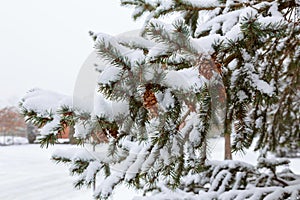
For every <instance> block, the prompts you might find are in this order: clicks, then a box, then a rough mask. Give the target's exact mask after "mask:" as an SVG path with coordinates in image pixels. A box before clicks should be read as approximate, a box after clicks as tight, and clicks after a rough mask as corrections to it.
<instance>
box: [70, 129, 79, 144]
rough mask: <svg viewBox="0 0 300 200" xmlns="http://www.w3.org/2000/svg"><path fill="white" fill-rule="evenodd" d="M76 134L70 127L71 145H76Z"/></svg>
mask: <svg viewBox="0 0 300 200" xmlns="http://www.w3.org/2000/svg"><path fill="white" fill-rule="evenodd" d="M74 133H75V129H74V127H73V126H70V128H69V140H70V144H76V143H77V141H76V138H74Z"/></svg>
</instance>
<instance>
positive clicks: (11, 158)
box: [0, 138, 300, 200]
mask: <svg viewBox="0 0 300 200" xmlns="http://www.w3.org/2000/svg"><path fill="white" fill-rule="evenodd" d="M223 145H224V142H223V140H222V139H221V138H219V139H212V140H211V142H210V150H211V157H212V158H213V159H222V157H223V154H224V152H223V151H222V149H223ZM58 148H59V149H64V148H70V145H56V146H54V147H49V148H48V149H40V147H39V145H36V144H35V145H17V146H0V178H1V179H0V200H67V199H72V200H82V199H84V200H88V199H92V197H91V191H90V190H89V189H82V190H75V189H73V186H72V182H73V180H74V177H71V176H69V175H68V174H69V172H68V168H67V166H64V165H62V164H58V165H57V164H55V163H54V162H52V161H51V160H50V156H51V153H52V152H53V151H54V150H55V149H58ZM234 157H235V159H239V160H245V161H247V162H249V163H252V164H254V163H255V161H256V158H257V153H254V152H252V151H248V152H247V154H246V155H235V156H234ZM290 166H291V168H292V170H293V171H294V172H296V173H298V174H300V159H293V160H292V162H291V165H290ZM134 194H135V193H134V192H133V191H130V190H128V189H126V188H125V187H121V188H119V189H118V190H117V191H116V193H115V195H114V198H113V199H114V200H127V199H131V198H132V197H133V196H134Z"/></svg>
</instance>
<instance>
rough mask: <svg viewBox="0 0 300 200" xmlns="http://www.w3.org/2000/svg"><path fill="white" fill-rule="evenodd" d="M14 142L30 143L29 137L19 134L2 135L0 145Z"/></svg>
mask: <svg viewBox="0 0 300 200" xmlns="http://www.w3.org/2000/svg"><path fill="white" fill-rule="evenodd" d="M12 144H28V139H27V138H24V137H17V136H0V146H1V145H12Z"/></svg>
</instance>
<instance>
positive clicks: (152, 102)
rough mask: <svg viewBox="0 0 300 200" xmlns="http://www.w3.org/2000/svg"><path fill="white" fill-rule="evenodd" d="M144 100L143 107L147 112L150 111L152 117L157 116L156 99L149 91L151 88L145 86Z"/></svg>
mask: <svg viewBox="0 0 300 200" xmlns="http://www.w3.org/2000/svg"><path fill="white" fill-rule="evenodd" d="M143 99H144V103H143V104H144V107H145V108H146V109H148V110H150V113H151V114H152V115H153V116H157V115H158V113H157V99H156V97H155V94H154V93H153V92H152V91H151V87H149V86H146V91H145V93H144V96H143Z"/></svg>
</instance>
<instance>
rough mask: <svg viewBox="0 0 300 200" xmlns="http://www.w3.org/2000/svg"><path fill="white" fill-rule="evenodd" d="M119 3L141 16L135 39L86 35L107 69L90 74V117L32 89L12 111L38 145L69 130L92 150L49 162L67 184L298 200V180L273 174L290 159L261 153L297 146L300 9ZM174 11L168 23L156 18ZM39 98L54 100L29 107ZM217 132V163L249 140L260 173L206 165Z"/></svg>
mask: <svg viewBox="0 0 300 200" xmlns="http://www.w3.org/2000/svg"><path fill="white" fill-rule="evenodd" d="M122 5H125V6H132V7H134V9H135V11H134V14H133V17H134V19H137V18H139V17H140V16H142V15H144V14H146V13H149V14H148V16H147V18H146V21H145V25H144V27H143V28H142V31H141V36H140V37H133V38H125V37H113V36H109V35H105V34H95V33H92V32H91V36H92V38H93V39H94V40H95V51H96V52H97V54H98V55H99V57H101V58H102V59H104V60H105V61H106V63H105V66H97V71H98V72H100V75H99V81H98V92H97V98H98V102H99V105H95V108H94V110H93V112H86V111H84V110H81V109H77V108H73V107H72V105H71V104H70V103H68V102H69V100H68V98H67V97H65V96H63V95H58V94H54V93H51V94H50V93H49V92H48V91H43V90H39V89H36V90H33V91H31V92H30V93H28V94H27V95H26V96H25V97H24V98H23V100H22V101H21V103H20V106H21V108H22V110H23V114H24V115H25V116H26V118H27V120H28V121H31V122H32V123H34V124H36V125H38V126H40V127H43V129H42V130H43V131H42V132H43V135H44V139H43V140H42V141H41V142H42V145H48V144H53V143H55V141H56V139H57V136H58V135H59V134H60V133H61V131H63V129H64V127H65V126H67V125H75V135H74V136H75V137H77V138H78V139H79V143H80V144H84V145H86V146H88V144H87V142H89V143H90V144H92V145H93V152H91V153H89V154H87V153H86V152H85V151H80V150H78V152H73V150H72V151H66V152H60V151H58V152H56V153H54V155H53V159H54V160H56V161H57V162H67V163H70V165H71V166H70V169H71V172H72V173H73V174H77V175H79V179H78V180H77V181H76V183H75V186H77V187H81V186H83V185H88V186H93V187H95V191H94V197H95V198H99V199H103V198H107V197H109V196H110V195H111V194H112V191H113V189H114V188H115V187H116V186H117V185H118V184H121V183H127V184H128V185H130V186H133V187H134V188H136V189H140V190H142V191H143V192H144V193H145V194H146V193H148V192H150V193H151V194H152V197H147V198H145V199H158V198H161V199H165V198H166V196H167V197H168V199H178V195H181V196H182V197H183V198H186V199H196V198H199V196H201V195H202V196H205V197H206V198H207V199H228V198H231V199H245V198H250V197H251V198H256V199H261V198H267V197H268V198H271V199H280V198H286V199H287V198H291V199H293V198H294V199H296V198H297V197H299V195H300V185H299V184H295V183H296V182H297V180H299V177H298V176H296V175H294V174H293V173H292V172H290V171H284V172H282V173H278V171H277V170H276V167H277V166H280V165H285V164H287V163H288V161H287V160H277V161H274V160H270V159H268V158H267V153H268V152H269V151H280V150H282V149H288V150H291V149H293V150H294V149H297V148H299V142H298V143H297V141H299V124H300V123H299V116H300V113H299V103H298V102H299V101H298V99H299V89H300V87H299V53H300V49H299V41H300V40H299V31H300V26H299V2H297V1H282V0H278V1H269V0H266V1H260V0H257V1H230V0H228V1H211V2H206V1H188V0H173V1H171V0H170V1H162V0H161V1H159V0H158V1H155V2H154V1H149V0H148V1H146V0H122ZM172 14H174V16H176V18H175V20H174V22H173V23H172V24H168V23H165V22H163V20H162V19H161V17H163V16H170V18H172ZM178 15H179V16H180V17H178ZM49 96H51V97H49ZM36 97H40V98H38V99H43V98H46V97H47V100H48V102H49V98H51V100H53V102H56V103H55V104H51V105H49V106H48V107H47V106H46V107H45V106H42V107H37V106H35V104H36V102H35V101H36V99H37V98H36ZM39 104H40V103H39ZM109 105H112V106H109ZM214 127H219V128H220V129H218V130H221V131H220V134H222V135H224V137H225V141H226V147H225V159H231V158H232V156H231V153H232V151H243V150H245V149H247V148H249V147H250V145H251V144H252V143H253V139H254V137H256V136H257V137H258V142H257V143H256V149H257V150H261V152H262V154H261V156H260V158H259V163H258V166H257V167H254V166H251V165H249V164H246V163H242V162H237V161H223V162H213V161H208V160H207V158H206V154H207V151H206V147H207V140H208V134H209V132H210V130H211V129H213V128H214ZM231 135H233V137H234V139H233V143H232V145H231V141H230V139H231ZM292 141H296V143H292ZM262 168H264V169H267V173H266V172H261V170H260V169H262ZM264 171H265V170H264ZM96 180H98V181H97V183H96ZM274 189H279V191H277V190H276V191H275V190H274ZM172 194H173V196H172Z"/></svg>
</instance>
